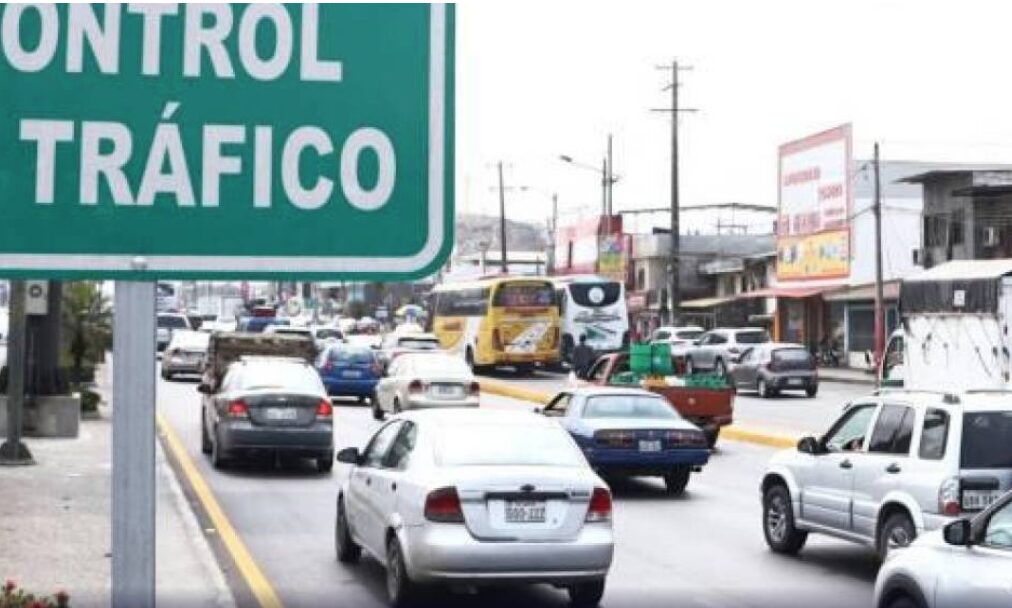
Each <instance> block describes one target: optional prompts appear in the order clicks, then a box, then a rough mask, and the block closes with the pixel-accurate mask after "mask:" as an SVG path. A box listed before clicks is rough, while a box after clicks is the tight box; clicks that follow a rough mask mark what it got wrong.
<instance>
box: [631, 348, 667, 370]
mask: <svg viewBox="0 0 1012 608" xmlns="http://www.w3.org/2000/svg"><path fill="white" fill-rule="evenodd" d="M629 369H631V370H632V371H634V372H637V373H640V374H647V375H653V376H670V375H672V374H673V373H674V370H673V369H672V367H671V345H670V344H665V343H660V344H633V345H632V346H630V347H629Z"/></svg>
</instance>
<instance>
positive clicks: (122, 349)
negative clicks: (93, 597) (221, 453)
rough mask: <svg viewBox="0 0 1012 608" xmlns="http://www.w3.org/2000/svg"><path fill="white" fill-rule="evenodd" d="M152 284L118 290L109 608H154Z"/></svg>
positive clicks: (123, 283)
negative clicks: (110, 595) (110, 592)
mask: <svg viewBox="0 0 1012 608" xmlns="http://www.w3.org/2000/svg"><path fill="white" fill-rule="evenodd" d="M155 318H156V315H155V284H154V283H148V282H143V283H141V282H129V281H117V282H116V308H115V318H114V320H113V401H112V403H113V408H112V463H113V464H112V605H113V607H114V608H121V607H122V608H126V607H130V608H146V607H153V606H154V605H155Z"/></svg>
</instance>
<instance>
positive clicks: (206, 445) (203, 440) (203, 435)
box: [200, 409, 211, 454]
mask: <svg viewBox="0 0 1012 608" xmlns="http://www.w3.org/2000/svg"><path fill="white" fill-rule="evenodd" d="M200 451H201V452H203V453H205V454H210V453H211V438H210V437H208V436H207V418H206V417H205V415H204V410H203V409H201V410H200Z"/></svg>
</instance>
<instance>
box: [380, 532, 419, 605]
mask: <svg viewBox="0 0 1012 608" xmlns="http://www.w3.org/2000/svg"><path fill="white" fill-rule="evenodd" d="M419 595H420V592H419V588H418V585H416V584H415V583H413V582H412V581H411V578H410V577H409V576H408V569H407V568H406V567H405V565H404V554H403V553H402V552H401V544H400V543H399V542H397V539H396V538H391V539H390V540H389V541H388V542H387V596H388V597H389V599H390V605H391V606H393V607H394V608H408V607H409V606H415V605H417V604H418V599H419Z"/></svg>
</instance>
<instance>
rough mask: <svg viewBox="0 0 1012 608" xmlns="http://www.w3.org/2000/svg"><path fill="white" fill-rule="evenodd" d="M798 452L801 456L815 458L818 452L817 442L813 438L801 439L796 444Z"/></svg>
mask: <svg viewBox="0 0 1012 608" xmlns="http://www.w3.org/2000/svg"><path fill="white" fill-rule="evenodd" d="M798 451H799V452H801V453H802V454H811V455H812V456H815V455H816V454H818V453H819V452H820V450H819V441H818V440H817V439H816V438H815V437H802V438H801V441H799V442H798Z"/></svg>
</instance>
